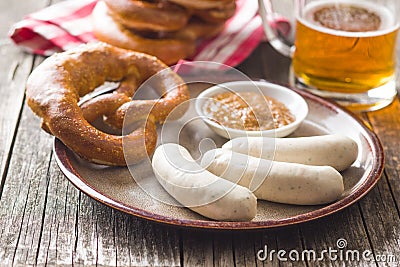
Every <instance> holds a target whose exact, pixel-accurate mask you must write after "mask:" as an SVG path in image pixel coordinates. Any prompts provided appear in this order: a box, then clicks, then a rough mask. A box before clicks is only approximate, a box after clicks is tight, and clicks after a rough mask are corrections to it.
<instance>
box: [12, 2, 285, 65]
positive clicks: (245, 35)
mask: <svg viewBox="0 0 400 267" xmlns="http://www.w3.org/2000/svg"><path fill="white" fill-rule="evenodd" d="M96 2H97V0H68V1H64V2H60V3H58V4H55V5H52V6H49V7H47V8H45V9H43V10H40V11H38V12H35V13H32V14H29V15H27V16H26V17H25V18H24V19H23V20H21V21H20V22H18V23H16V24H14V25H13V27H12V29H11V30H10V33H9V36H10V38H11V39H12V40H13V41H14V43H15V44H17V45H18V46H20V47H21V48H23V49H24V50H26V51H28V52H30V53H34V54H38V55H42V56H49V55H51V54H53V53H56V52H61V51H65V50H68V49H70V48H72V47H75V46H78V45H80V44H82V43H87V42H93V41H96V38H95V36H94V35H93V33H92V26H91V18H90V15H91V12H92V10H93V8H94V7H95V5H96ZM257 10H258V5H257V1H256V0H237V10H236V13H235V15H234V16H233V17H232V18H231V19H229V20H228V21H227V22H226V25H225V28H224V30H223V31H222V32H221V33H220V34H219V35H218V36H216V37H214V38H212V39H210V40H205V41H202V42H201V43H200V44H199V46H198V49H197V51H196V54H195V55H194V56H193V57H192V58H191V59H190V60H193V61H198V60H201V61H213V62H218V63H222V64H225V65H228V66H236V65H238V64H239V63H240V62H242V61H243V60H244V59H245V58H246V57H247V56H248V55H249V54H250V53H251V52H252V51H253V50H254V49H255V48H256V47H257V45H258V44H259V43H260V42H261V41H262V39H263V38H264V33H263V29H262V22H261V18H260V17H259V15H258V14H257ZM282 22H283V23H278V24H279V25H280V27H283V28H286V29H284V30H288V29H287V27H288V24H287V23H286V25H285V22H284V21H282Z"/></svg>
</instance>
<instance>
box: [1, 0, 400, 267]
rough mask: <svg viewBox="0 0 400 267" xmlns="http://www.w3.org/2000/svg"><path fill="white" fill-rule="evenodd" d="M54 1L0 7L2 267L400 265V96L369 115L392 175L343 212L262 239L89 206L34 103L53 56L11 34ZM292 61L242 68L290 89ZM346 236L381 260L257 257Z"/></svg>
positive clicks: (263, 56)
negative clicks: (29, 85) (34, 78)
mask: <svg viewBox="0 0 400 267" xmlns="http://www.w3.org/2000/svg"><path fill="white" fill-rule="evenodd" d="M48 2H51V1H43V0H26V1H5V0H2V1H0V18H1V20H0V21H1V22H2V23H1V24H0V37H1V39H0V55H1V64H0V173H1V184H0V197H1V202H0V214H1V217H0V229H1V230H0V265H1V266H10V265H12V264H14V265H18V266H25V265H29V266H31V265H39V266H43V265H49V266H54V265H63V266H68V265H77V266H81V265H82V266H83V265H88V266H91V265H100V266H160V265H162V266H180V265H183V266H212V265H217V266H235V265H237V266H242V265H248V266H263V265H265V266H278V265H279V266H400V217H399V215H400V212H399V207H400V178H399V173H400V158H399V151H400V138H399V132H400V116H399V114H400V104H399V99H398V98H397V99H396V100H395V101H394V103H393V104H392V105H391V106H389V107H388V108H386V109H383V110H380V111H376V112H371V113H365V114H360V117H361V118H362V120H364V121H365V123H366V124H367V125H370V127H371V128H372V129H373V130H374V131H375V132H376V133H377V134H378V136H379V138H380V139H381V141H382V144H383V146H384V150H385V155H386V163H385V170H384V174H383V176H382V178H381V179H380V181H379V182H378V184H377V185H376V186H375V187H374V188H373V189H372V190H371V192H370V193H368V195H367V196H365V197H364V198H363V199H362V200H361V201H359V202H357V203H356V204H354V205H352V206H350V207H348V208H346V209H344V210H343V211H340V212H337V213H335V214H333V215H330V216H327V217H324V218H321V219H318V220H314V221H310V222H307V223H303V224H298V225H293V226H289V227H284V228H277V229H270V230H257V231H223V232H221V231H206V230H189V229H183V228H176V227H171V226H168V225H162V224H156V223H152V222H149V221H145V220H142V219H137V218H136V217H133V216H130V215H127V214H124V213H122V212H119V211H117V210H114V209H111V208H109V207H107V206H105V205H103V204H101V203H98V202H96V201H95V200H93V199H91V198H89V197H88V196H86V195H85V194H84V193H82V192H80V191H78V190H77V189H76V188H75V187H74V186H73V185H72V184H71V183H70V182H69V181H68V180H67V179H66V178H65V177H64V175H63V174H62V173H61V171H60V170H59V168H58V166H57V164H56V162H55V159H54V155H53V152H52V144H53V138H52V137H51V136H49V135H47V134H46V133H45V132H44V131H42V130H41V129H40V128H39V119H38V118H37V117H35V116H34V115H33V113H32V112H31V110H30V109H29V108H28V107H27V105H26V102H25V98H24V90H25V88H24V86H25V82H26V79H27V77H28V75H29V73H30V72H31V71H32V69H33V68H35V67H36V66H37V65H38V64H39V63H40V62H41V61H42V60H43V58H41V57H37V56H33V55H30V54H26V53H23V52H22V51H21V50H20V49H19V48H17V47H15V46H14V45H13V44H12V43H11V41H9V40H8V38H7V37H6V33H7V31H8V29H9V27H10V26H11V24H12V23H13V22H16V21H18V20H19V19H21V18H22V17H23V15H25V14H27V13H29V12H32V11H35V10H38V9H40V8H43V7H44V6H46V5H48ZM289 63H290V61H289V60H288V59H285V58H283V57H282V56H280V55H278V54H277V53H275V52H274V51H273V50H272V49H271V48H270V47H269V45H268V44H265V43H263V44H261V45H260V46H259V47H258V48H257V49H256V51H255V52H254V53H253V54H252V55H251V56H250V57H249V58H248V59H247V60H246V61H245V62H244V63H243V64H241V65H240V67H239V68H240V70H242V71H243V72H244V73H246V74H247V75H249V76H251V77H259V78H266V79H272V80H278V81H283V82H285V81H287V75H288V73H287V72H288V66H289ZM340 238H343V239H345V240H346V241H347V248H348V249H352V250H359V251H360V252H362V251H365V250H370V251H372V253H373V259H375V261H374V260H373V261H366V260H363V259H361V261H340V260H336V261H335V260H331V259H329V257H325V258H324V260H323V261H318V260H316V261H295V262H293V261H290V260H289V261H283V260H279V259H278V257H277V255H275V256H274V257H273V260H272V261H269V260H266V261H260V260H259V259H257V255H256V254H257V252H258V251H259V250H260V249H263V248H264V246H265V245H267V246H268V249H269V250H272V249H274V250H276V251H277V250H285V251H287V252H289V251H291V250H297V251H299V252H300V253H301V252H302V251H304V250H316V251H321V250H323V249H328V248H330V247H331V248H336V242H337V240H338V239H340ZM286 256H287V255H286ZM393 257H395V258H393ZM384 258H386V261H382V262H378V261H379V260H384Z"/></svg>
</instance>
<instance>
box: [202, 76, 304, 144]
mask: <svg viewBox="0 0 400 267" xmlns="http://www.w3.org/2000/svg"><path fill="white" fill-rule="evenodd" d="M228 91H234V92H249V91H252V92H262V94H264V95H265V96H269V97H272V98H274V99H276V100H278V101H280V102H282V103H283V104H285V106H286V107H287V108H288V109H289V110H290V112H291V113H292V114H293V115H294V116H295V121H294V122H292V123H290V124H288V125H285V126H282V127H279V128H276V129H272V130H265V131H246V130H238V129H232V128H228V127H225V126H222V125H220V124H218V123H216V122H214V121H212V120H211V119H209V118H207V116H206V115H205V114H204V111H203V107H204V103H205V101H206V100H207V99H209V98H211V97H213V96H214V95H217V94H220V93H223V92H228ZM196 111H197V114H198V115H199V116H200V117H201V118H202V119H203V120H204V122H205V123H206V124H207V125H208V126H209V127H210V128H211V129H212V130H214V131H215V132H216V133H217V134H218V135H220V136H222V137H225V138H227V139H232V138H236V137H243V136H244V137H247V136H265V137H285V136H287V135H289V134H291V133H292V132H294V131H295V130H296V129H297V128H298V127H299V126H300V124H301V122H302V121H303V120H304V119H305V117H306V116H307V113H308V106H307V103H306V101H305V100H304V99H303V97H301V96H300V95H299V94H297V93H296V92H294V91H293V90H291V89H289V88H286V87H283V86H280V85H277V84H273V83H269V82H263V81H237V82H228V83H222V84H218V85H215V86H212V87H210V88H208V89H206V90H204V91H203V92H202V93H201V94H200V95H199V96H198V97H197V98H196Z"/></svg>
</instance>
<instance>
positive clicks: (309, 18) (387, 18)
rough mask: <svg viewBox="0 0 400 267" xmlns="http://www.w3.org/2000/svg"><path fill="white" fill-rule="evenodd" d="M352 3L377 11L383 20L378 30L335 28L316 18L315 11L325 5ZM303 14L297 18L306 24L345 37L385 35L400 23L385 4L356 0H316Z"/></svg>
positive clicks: (358, 6)
mask: <svg viewBox="0 0 400 267" xmlns="http://www.w3.org/2000/svg"><path fill="white" fill-rule="evenodd" d="M343 4H344V5H350V6H353V7H356V8H363V9H366V10H368V11H369V12H371V13H375V14H376V15H377V16H379V18H380V20H381V24H380V27H379V29H378V30H377V31H365V32H349V31H343V30H335V29H331V28H327V27H324V26H322V25H320V24H319V22H317V21H315V20H314V13H315V11H317V10H320V9H322V8H325V7H329V6H330V7H331V6H335V5H343ZM303 14H304V15H303V16H302V17H300V18H299V17H298V18H297V19H298V20H299V21H300V22H301V23H302V24H304V25H306V26H307V27H309V28H312V29H314V30H317V31H319V32H324V33H327V34H331V35H339V36H345V37H371V36H378V35H383V34H386V33H389V32H392V31H394V30H396V29H397V28H398V27H399V25H398V23H397V21H396V19H395V16H394V14H393V13H392V12H391V11H390V10H389V9H388V8H387V7H385V6H383V5H379V4H376V3H371V2H360V1H356V0H336V1H335V0H321V1H314V2H311V3H309V4H307V5H306V6H305V8H304V11H303Z"/></svg>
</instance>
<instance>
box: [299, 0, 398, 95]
mask: <svg viewBox="0 0 400 267" xmlns="http://www.w3.org/2000/svg"><path fill="white" fill-rule="evenodd" d="M397 31H398V24H397V22H396V20H395V18H394V15H393V14H392V12H390V10H389V9H387V8H386V7H382V6H377V5H376V4H373V3H370V2H368V3H365V2H364V3H363V2H361V1H340V2H338V1H334V3H333V2H332V1H315V2H311V3H310V4H308V5H307V6H305V8H304V11H303V15H302V16H301V17H299V18H298V19H297V28H296V41H295V47H296V49H295V52H294V56H293V70H294V74H295V76H296V79H297V80H298V81H301V83H303V84H305V85H306V86H309V87H315V88H318V89H319V90H325V91H330V92H338V93H363V92H366V91H369V90H371V89H374V88H377V87H380V86H383V85H384V84H386V83H388V82H389V81H393V80H394V75H395V65H396V51H395V50H396V49H395V47H396V39H397Z"/></svg>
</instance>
